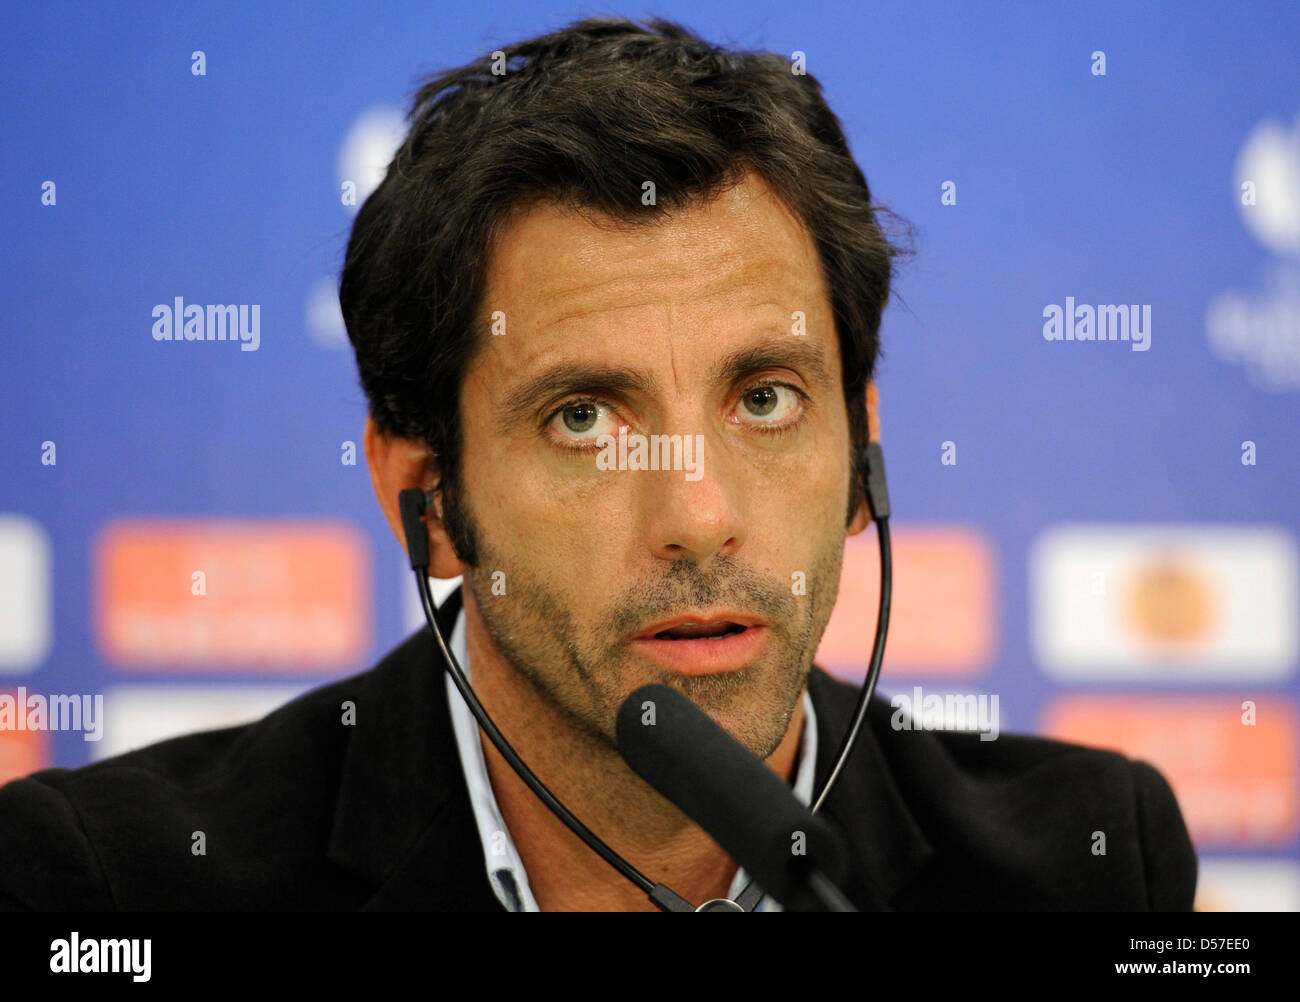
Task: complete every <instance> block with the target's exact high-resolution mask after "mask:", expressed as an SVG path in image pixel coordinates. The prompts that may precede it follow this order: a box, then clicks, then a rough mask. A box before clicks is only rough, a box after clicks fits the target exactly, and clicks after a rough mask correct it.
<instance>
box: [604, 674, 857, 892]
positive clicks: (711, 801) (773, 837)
mask: <svg viewBox="0 0 1300 1002" xmlns="http://www.w3.org/2000/svg"><path fill="white" fill-rule="evenodd" d="M617 739H618V750H619V753H620V754H621V755H622V756H623V758H624V759H626V760H627V763H628V765H629V766H631V767H632V770H633V771H634V772H635V773H636V774H637V775H638V776H640V777H641V778H642V779H644V780H645V781H646V782H647V783H649V784H650V785H651V786H652V787H653V788H654V789H655V790H657V791H658V792H659V793H661V794H662V795H663V796H664V797H665V798H667V799H668V800H669V801H670V802H672V803H673V804H675V805H677V807H678V808H679V809H680V810H681V811H682V813H683V814H685V815H686V816H687V817H689V818H690V819H691V820H692V821H694V822H695V823H696V824H698V825H699V826H700V827H701V828H703V829H704V830H705V831H706V832H708V833H709V835H710V836H712V838H713V839H714V841H716V842H717V843H718V844H719V845H720V846H722V848H723V849H725V850H726V851H727V853H728V854H729V855H730V856H731V858H732V859H734V860H735V861H736V862H737V863H739V864H740V865H741V866H742V867H744V868H745V870H746V871H747V872H748V873H750V874H752V875H753V876H754V878H755V879H756V880H757V881H758V883H759V884H760V885H761V886H762V887H763V889H764V890H765V891H767V892H768V893H769V894H771V895H772V896H773V897H774V898H776V899H777V900H778V901H780V902H781V903H782V904H783V905H785V906H786V907H787V908H788V909H790V910H810V909H813V908H818V910H820V908H819V906H821V907H829V908H831V909H833V910H837V911H842V910H850V911H851V910H853V909H852V906H849V905H848V903H847V901H845V900H844V899H843V897H842V896H841V895H838V894H836V893H834V889H833V888H831V890H832V895H831V900H830V901H825V900H823V893H822V892H823V890H824V889H826V887H827V884H826V882H827V881H830V882H834V881H837V880H839V879H841V877H842V876H843V873H844V864H845V858H846V857H845V850H844V844H843V841H842V840H841V838H840V836H839V833H838V832H836V831H835V829H834V828H833V827H832V826H831V824H830V823H829V822H828V821H826V820H824V819H823V818H819V817H817V816H816V815H814V814H813V813H812V812H811V811H809V810H808V808H807V807H806V806H804V805H803V804H801V803H800V802H799V800H798V798H796V797H795V795H794V793H793V792H792V791H791V790H790V788H789V787H788V786H787V785H786V784H785V783H783V782H782V781H781V779H780V777H778V776H777V775H776V773H774V772H773V771H772V770H771V769H769V768H768V767H767V765H766V764H764V762H763V760H762V759H760V758H759V757H758V756H757V755H755V754H753V753H752V752H751V751H750V750H749V749H748V748H746V747H745V746H744V745H742V744H741V743H740V742H739V741H737V740H736V739H735V738H733V737H732V736H731V735H730V734H728V733H727V731H726V730H724V729H723V728H722V727H721V726H719V725H718V724H717V723H716V722H715V721H714V720H713V719H712V718H711V717H710V716H709V715H708V714H706V713H705V712H704V711H703V710H701V709H700V708H699V707H698V706H696V705H695V704H694V703H693V702H691V701H690V700H689V699H687V698H686V697H685V696H683V695H682V694H681V693H680V692H678V691H677V690H676V689H672V688H669V687H668V686H666V685H645V686H642V687H641V688H639V689H637V690H636V691H635V692H633V693H632V694H631V695H630V696H628V697H627V699H626V700H624V702H623V705H622V707H620V708H619V711H618V722H617ZM818 871H819V872H820V876H819V878H818V879H815V880H814V879H813V875H814V873H817V872H818ZM823 878H824V879H823ZM810 880H812V883H811V885H810V883H809V882H810Z"/></svg>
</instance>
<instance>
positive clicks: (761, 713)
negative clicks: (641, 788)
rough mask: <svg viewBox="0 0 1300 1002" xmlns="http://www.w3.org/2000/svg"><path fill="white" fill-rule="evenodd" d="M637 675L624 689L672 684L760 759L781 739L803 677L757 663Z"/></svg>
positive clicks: (652, 671) (658, 669) (662, 670)
mask: <svg viewBox="0 0 1300 1002" xmlns="http://www.w3.org/2000/svg"><path fill="white" fill-rule="evenodd" d="M637 678H639V679H642V681H638V682H636V683H635V684H633V685H631V686H630V687H629V688H628V689H627V690H625V692H626V693H627V694H630V693H632V692H634V691H635V690H636V689H638V688H640V686H642V685H651V684H656V683H657V684H661V685H666V686H668V687H669V688H671V689H676V690H677V691H678V692H680V693H681V694H682V695H684V696H685V697H686V698H687V699H689V700H690V701H691V702H693V703H694V704H695V705H696V706H698V707H699V708H700V709H701V710H703V711H704V712H705V713H707V714H708V715H709V716H710V717H711V718H712V719H713V721H714V722H715V723H716V724H718V725H719V726H720V727H722V729H723V730H725V731H726V732H727V733H728V734H730V735H731V736H732V737H733V738H735V739H736V740H737V741H739V742H740V743H741V744H742V745H744V746H745V747H746V748H748V749H749V750H750V751H751V752H753V753H754V754H755V755H757V756H758V757H759V758H764V759H765V758H767V757H768V756H769V755H771V754H772V753H773V752H775V751H776V749H777V747H778V746H779V745H780V744H781V741H782V739H783V738H784V737H785V734H786V731H787V730H788V729H789V726H790V718H791V716H792V715H793V713H794V707H795V703H796V701H797V700H798V699H799V696H800V694H801V693H802V691H803V680H802V679H799V680H797V682H796V680H793V679H790V678H789V677H787V676H784V675H782V674H781V673H780V672H779V671H776V670H774V669H772V668H771V667H770V666H764V665H762V664H761V663H758V664H753V665H746V666H744V667H742V668H736V669H733V670H731V671H726V672H716V673H713V674H708V675H685V674H682V673H681V672H674V671H668V670H665V669H662V668H659V667H654V668H650V669H649V670H648V671H646V672H644V673H638V674H637ZM787 690H789V691H787ZM624 698H626V695H625V696H624ZM615 709H617V707H616V708H615Z"/></svg>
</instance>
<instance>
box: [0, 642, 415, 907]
mask: <svg viewBox="0 0 1300 1002" xmlns="http://www.w3.org/2000/svg"><path fill="white" fill-rule="evenodd" d="M414 639H415V638H414V637H413V638H411V639H410V640H408V641H407V642H406V643H404V644H402V645H401V646H400V647H398V648H396V649H395V650H393V651H392V652H390V653H389V655H388V656H387V657H386V658H384V660H383V661H381V662H380V663H379V665H377V666H376V667H375V668H372V669H370V670H369V671H366V672H363V673H361V674H358V675H354V676H352V677H350V678H347V679H343V680H341V681H338V682H334V683H331V684H328V685H325V686H322V687H320V688H317V689H314V690H312V691H310V692H307V693H304V694H303V695H301V696H299V697H298V698H296V699H294V700H292V701H291V702H289V703H286V704H285V705H284V706H281V707H279V708H277V709H276V710H274V711H272V712H271V713H269V714H268V715H266V716H265V717H263V718H262V719H260V720H258V721H255V722H252V723H249V724H244V725H240V726H236V727H227V728H223V729H220V730H212V731H204V732H200V733H195V734H187V735H184V736H181V737H176V738H171V739H168V740H165V741H160V742H158V743H156V744H152V745H147V746H145V747H143V748H138V749H135V750H132V751H130V752H126V753H124V754H121V755H117V756H114V757H112V758H108V759H104V760H103V761H100V762H95V763H92V764H90V765H86V766H83V767H81V768H77V769H62V768H56V769H45V770H42V771H40V772H36V773H33V774H32V775H31V776H28V777H26V778H24V779H18V780H14V781H13V782H10V783H8V784H7V785H5V786H3V787H0V909H4V908H9V909H15V908H33V909H40V910H53V909H76V910H102V909H113V908H124V909H144V908H154V907H177V906H178V902H184V904H181V905H179V906H180V907H193V908H196V909H197V908H231V909H239V908H249V907H275V906H276V905H277V904H281V905H282V906H286V907H287V906H291V905H290V902H297V903H298V906H300V905H301V902H302V895H303V894H304V893H307V892H306V890H305V889H306V888H308V887H316V886H319V882H318V880H317V878H319V877H320V876H321V871H322V870H323V869H325V868H327V863H326V860H325V858H324V856H325V851H326V849H327V847H328V838H329V834H330V820H331V817H332V813H333V808H334V800H335V797H336V795H337V788H338V782H339V776H340V772H341V769H342V763H343V760H344V756H345V754H346V751H347V747H348V743H349V741H350V738H351V731H352V728H351V727H349V726H347V723H346V722H345V720H344V711H345V707H344V703H345V702H346V701H348V700H352V701H354V702H355V703H361V702H364V699H365V694H366V692H367V691H368V690H369V689H370V688H371V686H372V685H373V684H374V679H375V677H376V675H377V673H379V672H381V671H382V670H383V669H384V667H385V665H386V664H388V663H389V662H391V661H393V660H394V659H398V658H401V657H403V656H404V654H405V653H406V652H407V648H408V647H409V645H410V644H411V643H412V642H413V641H414ZM320 904H322V905H324V904H327V902H320Z"/></svg>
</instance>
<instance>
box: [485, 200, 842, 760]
mask: <svg viewBox="0 0 1300 1002" xmlns="http://www.w3.org/2000/svg"><path fill="white" fill-rule="evenodd" d="M483 306H484V313H485V314H488V315H491V314H494V313H495V311H501V313H500V314H499V315H498V316H503V317H504V325H505V326H504V333H502V334H495V335H485V336H484V342H485V343H484V346H483V348H482V350H481V351H480V352H479V354H478V355H477V356H476V357H475V359H474V361H473V362H472V363H471V365H470V367H469V369H468V371H467V373H466V377H465V382H464V386H463V391H462V395H461V410H460V414H461V420H462V422H463V428H464V438H463V443H464V449H463V453H462V455H463V460H462V476H461V494H460V505H461V508H462V510H463V512H464V513H465V515H466V516H467V520H468V523H469V526H468V527H469V530H470V531H471V532H472V533H473V537H474V538H475V539H476V541H477V547H478V556H479V558H480V559H479V561H478V564H477V566H476V567H474V568H471V569H469V570H468V571H467V573H466V581H467V584H468V587H469V589H470V591H471V592H472V594H473V600H474V603H475V605H477V607H478V608H479V610H480V612H481V615H482V618H483V621H484V623H485V625H486V628H487V633H488V635H489V642H490V643H491V644H492V645H494V646H495V648H496V649H497V651H498V652H499V653H500V655H501V657H502V658H503V659H504V660H505V662H506V663H507V664H509V665H510V666H511V667H512V668H513V669H514V670H515V671H516V672H518V673H520V674H521V675H522V676H523V677H525V678H527V679H529V680H531V682H532V683H533V684H534V685H535V686H536V688H537V689H538V690H539V691H540V692H541V693H542V694H543V695H544V696H545V697H546V698H547V699H549V700H550V701H552V702H553V703H554V704H555V705H556V706H557V707H559V708H560V709H561V710H562V711H563V712H564V713H565V714H566V715H568V716H569V718H570V719H571V720H572V721H573V722H574V724H575V726H577V727H578V728H580V729H582V730H585V731H587V732H589V733H592V734H595V735H597V736H599V737H600V738H602V739H604V740H607V741H608V742H610V743H611V744H613V743H614V721H615V717H616V714H617V711H618V707H619V706H620V704H621V703H622V701H623V699H624V698H625V697H626V696H627V695H628V694H629V693H630V692H632V691H633V690H634V689H636V688H637V687H639V686H641V685H645V684H647V683H651V682H659V683H663V684H666V685H670V686H672V687H674V688H676V689H678V690H679V691H681V692H682V693H684V694H685V695H686V696H688V697H689V698H690V699H692V700H694V701H695V702H696V703H697V704H698V705H699V706H700V707H701V708H702V709H703V710H704V711H705V712H706V713H708V714H709V715H710V716H711V717H713V718H714V719H715V720H716V721H717V722H718V723H719V724H721V725H722V726H723V727H725V728H726V729H727V730H728V731H730V732H731V734H732V735H733V736H734V737H736V738H737V739H738V740H740V741H741V742H742V743H743V744H745V745H746V746H747V747H748V748H749V749H750V750H751V751H753V752H754V753H755V754H757V755H759V756H760V757H763V758H766V757H767V756H768V755H770V754H771V753H772V752H773V751H774V750H775V749H776V747H777V745H778V744H779V743H780V741H781V739H782V737H783V736H784V735H785V732H786V730H787V727H788V725H789V721H790V717H791V714H792V713H793V711H794V707H795V703H796V700H797V699H798V697H799V693H800V691H801V690H802V687H803V684H804V681H805V679H806V677H807V673H808V670H809V668H810V666H811V664H812V659H813V655H814V654H815V652H816V649H817V645H818V642H819V641H820V639H821V636H822V633H823V631H824V629H825V627H826V623H827V621H828V619H829V618H830V614H831V610H832V608H833V606H834V603H835V596H836V592H837V590H838V587H839V576H840V565H841V560H842V558H843V550H844V539H845V534H846V529H845V514H846V512H845V505H846V502H847V500H848V498H849V476H850V472H849V462H848V457H849V428H848V416H847V412H846V408H845V405H844V395H843V389H842V384H841V378H840V356H839V346H838V342H837V340H836V335H835V330H834V325H833V319H832V313H831V307H830V302H829V299H828V296H827V292H826V289H825V285H824V282H823V279H822V274H821V268H820V263H819V261H818V258H817V254H816V250H815V248H814V246H813V244H812V242H811V240H810V239H809V237H808V235H807V233H806V231H805V230H804V229H803V227H802V226H801V225H800V223H799V222H798V220H797V219H796V218H795V217H794V216H793V215H792V214H791V213H790V212H788V211H787V210H786V209H785V208H784V206H783V205H782V204H781V203H780V202H779V201H778V200H777V199H776V198H775V197H774V196H773V195H772V193H771V191H770V189H769V188H768V187H767V186H766V184H765V183H764V182H763V181H762V180H761V179H759V178H757V177H756V176H754V175H749V176H747V178H746V179H745V180H744V181H743V182H742V183H741V184H739V185H737V186H736V187H734V188H732V189H730V190H728V191H727V192H725V193H724V194H723V195H721V196H720V197H719V198H718V199H716V200H715V201H713V202H710V203H706V204H698V205H696V206H693V207H692V208H690V209H687V210H684V211H682V212H679V213H675V214H673V215H671V216H669V217H667V218H666V219H663V220H659V221H655V222H651V223H650V224H648V225H642V226H626V225H623V226H619V225H615V224H614V223H612V221H611V222H607V224H606V225H602V226H596V225H593V224H592V223H591V222H588V221H586V220H585V219H583V218H582V217H581V216H579V215H577V214H574V213H571V212H566V211H565V210H563V209H561V208H559V207H557V206H554V205H550V204H546V205H541V206H536V207H533V208H530V209H528V210H526V211H524V212H522V213H520V214H517V215H516V217H515V218H514V219H513V221H512V223H511V225H510V226H509V227H508V228H507V229H506V230H505V231H504V233H503V234H502V237H501V239H500V240H499V242H498V243H497V245H496V246H495V248H494V252H493V256H492V260H491V266H490V268H489V271H488V282H487V287H486V292H485V299H484V303H483ZM796 312H800V313H802V314H803V317H804V322H803V324H802V326H799V327H796V323H795V320H794V317H793V315H794V314H795V313H796ZM499 329H500V328H499V327H498V330H499ZM796 329H798V330H802V331H805V332H804V333H796V332H795V331H796ZM623 427H625V428H626V430H627V434H628V435H629V436H630V438H629V442H630V443H631V442H633V441H634V439H635V436H638V435H640V436H645V438H646V439H647V440H650V437H651V436H653V435H680V436H682V437H683V439H684V438H685V436H691V440H692V442H693V443H698V444H701V445H702V454H701V455H698V456H695V457H694V459H695V461H696V462H698V463H699V464H700V465H699V467H698V469H697V471H696V472H694V473H691V472H689V471H688V470H685V469H681V468H679V469H668V470H664V469H658V470H649V469H626V468H625V469H613V470H610V469H602V468H601V465H602V464H600V463H598V458H597V457H598V455H599V454H600V451H601V450H600V449H599V448H598V447H597V439H598V437H599V436H602V435H611V436H614V437H615V438H617V436H618V435H619V431H620V428H623ZM696 436H699V437H698V438H697V437H696ZM607 455H608V454H607ZM614 458H617V457H614ZM628 465H631V464H630V463H629V464H628ZM502 592H504V593H502ZM691 613H702V614H704V615H703V616H701V617H698V618H703V619H712V618H714V617H715V616H721V618H724V619H726V618H731V616H730V615H729V614H734V616H735V617H737V618H744V619H745V620H746V621H747V622H753V621H756V624H755V625H751V626H750V627H749V628H748V629H747V630H745V631H744V632H743V633H740V634H738V635H733V636H732V637H730V638H724V639H722V640H709V639H675V640H669V639H660V640H654V639H653V638H652V637H651V638H648V639H638V637H639V636H640V635H643V634H645V633H646V628H647V627H651V626H655V625H657V624H662V623H663V622H664V621H666V620H671V619H674V618H676V617H679V616H682V615H688V614H691ZM713 644H717V645H725V646H719V647H717V648H712V647H709V646H708V645H713ZM718 652H722V653H718ZM710 659H712V660H710ZM682 662H689V663H690V664H693V665H695V666H697V668H698V667H699V666H707V667H710V668H718V667H721V668H723V669H725V670H710V671H708V672H706V673H688V672H686V671H684V670H683V669H682V667H681V663H682Z"/></svg>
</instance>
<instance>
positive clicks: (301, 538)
mask: <svg viewBox="0 0 1300 1002" xmlns="http://www.w3.org/2000/svg"><path fill="white" fill-rule="evenodd" d="M93 591H94V607H95V609H94V623H95V636H96V639H97V642H98V645H99V647H100V650H101V651H102V652H103V654H104V657H105V658H106V659H107V660H109V661H111V662H113V663H114V664H116V665H118V666H119V667H121V668H124V669H127V670H140V671H155V672H156V671H176V672H191V671H195V670H207V671H211V670H227V671H228V670H239V669H242V668H248V669H255V670H266V671H281V672H292V673H295V674H299V673H302V672H312V671H329V672H333V671H335V670H337V669H339V668H355V667H356V665H357V662H358V661H359V660H360V659H361V658H362V657H363V656H364V655H365V654H366V652H367V649H368V647H369V643H370V602H371V595H370V562H369V550H368V548H367V544H366V541H365V538H364V536H363V535H362V533H360V532H359V531H358V530H357V529H355V528H354V527H353V526H350V525H346V524H342V523H337V522H320V521H315V520H302V521H298V520H283V521H271V520H260V519H259V520H248V521H242V522H241V521H238V520H231V519H214V520H212V521H211V522H208V521H203V520H186V521H178V520H158V521H150V520H145V519H130V520H123V521H119V522H115V523H112V524H110V525H108V526H107V527H106V528H104V529H103V531H102V532H101V533H100V536H99V538H98V539H97V541H96V545H95V554H94V578H93Z"/></svg>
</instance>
